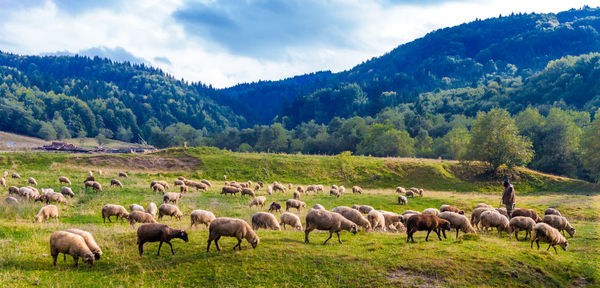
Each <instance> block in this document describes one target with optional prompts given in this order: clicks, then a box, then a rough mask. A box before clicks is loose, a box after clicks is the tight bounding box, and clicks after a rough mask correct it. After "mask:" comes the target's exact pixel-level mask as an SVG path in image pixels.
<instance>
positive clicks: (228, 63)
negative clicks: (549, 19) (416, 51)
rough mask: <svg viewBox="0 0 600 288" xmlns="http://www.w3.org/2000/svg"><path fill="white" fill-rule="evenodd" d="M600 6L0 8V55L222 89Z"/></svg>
mask: <svg viewBox="0 0 600 288" xmlns="http://www.w3.org/2000/svg"><path fill="white" fill-rule="evenodd" d="M584 5H588V6H591V7H597V6H600V0H595V1H589V0H587V1H586V0H568V1H566V0H558V1H555V0H525V1H524V0H280V1H276V0H123V1H118V0H104V1H96V0H0V50H2V51H4V52H11V53H17V54H24V55H74V54H79V55H86V56H101V57H107V58H110V59H113V60H115V61H130V62H134V63H146V64H149V65H152V66H157V67H160V68H161V69H163V70H164V71H166V72H168V73H169V74H171V75H173V76H175V77H176V78H183V79H185V80H187V81H194V82H197V81H200V82H202V83H205V84H211V85H212V86H213V87H217V88H223V87H228V86H232V85H235V84H237V83H244V82H253V81H258V80H278V79H283V78H287V77H291V76H294V75H299V74H304V73H310V72H315V71H323V70H331V71H333V72H338V71H343V70H347V69H350V68H352V67H353V66H355V65H357V64H360V63H361V62H363V61H366V60H368V59H370V58H372V57H376V56H380V55H382V54H384V53H386V52H388V51H390V50H392V49H393V48H395V47H397V46H398V45H401V44H403V43H406V42H410V41H412V40H414V39H416V38H419V37H423V36H424V35H425V34H427V33H428V32H431V31H433V30H436V29H439V28H444V27H450V26H454V25H458V24H461V23H465V22H469V21H473V20H475V19H476V18H479V19H485V18H490V17H497V16H498V15H500V14H502V15H508V14H510V13H512V12H514V13H519V12H523V13H531V12H536V13H548V12H559V11H564V10H568V9H571V8H581V7H582V6H584Z"/></svg>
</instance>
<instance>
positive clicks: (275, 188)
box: [273, 183, 286, 193]
mask: <svg viewBox="0 0 600 288" xmlns="http://www.w3.org/2000/svg"><path fill="white" fill-rule="evenodd" d="M285 190H286V188H285V186H283V185H281V184H279V183H275V184H273V191H275V192H276V191H279V192H281V193H284V192H285Z"/></svg>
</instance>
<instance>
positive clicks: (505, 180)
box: [502, 177, 510, 187]
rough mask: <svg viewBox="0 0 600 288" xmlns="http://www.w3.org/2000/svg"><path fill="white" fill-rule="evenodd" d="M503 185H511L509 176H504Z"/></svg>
mask: <svg viewBox="0 0 600 288" xmlns="http://www.w3.org/2000/svg"><path fill="white" fill-rule="evenodd" d="M502 185H504V187H508V185H510V181H509V180H508V177H504V183H502Z"/></svg>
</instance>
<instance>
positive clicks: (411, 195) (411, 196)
mask: <svg viewBox="0 0 600 288" xmlns="http://www.w3.org/2000/svg"><path fill="white" fill-rule="evenodd" d="M404 195H405V196H406V197H410V198H415V192H414V191H412V190H408V191H406V192H404Z"/></svg>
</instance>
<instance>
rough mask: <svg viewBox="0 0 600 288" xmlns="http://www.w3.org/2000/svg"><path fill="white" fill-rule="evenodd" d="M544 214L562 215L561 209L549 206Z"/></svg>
mask: <svg viewBox="0 0 600 288" xmlns="http://www.w3.org/2000/svg"><path fill="white" fill-rule="evenodd" d="M544 215H558V216H562V215H561V214H560V211H558V209H556V208H548V209H546V210H545V211H544Z"/></svg>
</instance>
